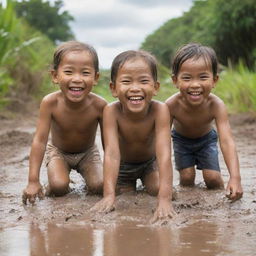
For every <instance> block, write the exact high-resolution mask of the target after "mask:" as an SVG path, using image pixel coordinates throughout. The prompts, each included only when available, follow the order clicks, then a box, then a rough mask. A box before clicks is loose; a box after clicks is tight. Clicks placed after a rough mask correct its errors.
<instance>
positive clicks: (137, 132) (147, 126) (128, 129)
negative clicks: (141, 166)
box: [118, 118, 155, 144]
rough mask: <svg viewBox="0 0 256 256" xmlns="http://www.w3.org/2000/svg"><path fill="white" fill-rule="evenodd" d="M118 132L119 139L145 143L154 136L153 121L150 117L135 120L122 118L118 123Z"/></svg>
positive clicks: (130, 142)
mask: <svg viewBox="0 0 256 256" xmlns="http://www.w3.org/2000/svg"><path fill="white" fill-rule="evenodd" d="M118 133H119V139H120V140H121V141H123V142H125V143H129V144H140V143H147V142H148V141H152V139H153V138H154V137H155V122H154V120H153V119H151V118H149V119H146V120H143V121H137V122H132V121H129V120H123V122H119V123H118Z"/></svg>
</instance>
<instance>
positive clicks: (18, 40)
mask: <svg viewBox="0 0 256 256" xmlns="http://www.w3.org/2000/svg"><path fill="white" fill-rule="evenodd" d="M53 47H54V45H53V43H52V42H51V41H50V40H49V39H48V37H46V36H45V35H43V34H42V33H40V32H39V31H37V30H35V29H33V28H31V27H30V26H29V25H28V24H27V23H26V22H24V21H22V20H20V19H19V18H17V17H16V14H15V11H14V6H13V2H12V1H11V0H7V5H6V6H3V5H2V4H1V5H0V107H1V106H3V105H5V104H7V103H9V102H10V101H13V100H18V101H20V100H21V99H23V100H24V99H26V98H27V97H28V96H29V95H31V94H37V93H38V92H39V91H40V87H44V88H45V86H44V84H47V83H48V81H47V77H48V75H47V76H46V74H47V69H48V67H47V65H46V63H50V56H51V55H52V52H53Z"/></svg>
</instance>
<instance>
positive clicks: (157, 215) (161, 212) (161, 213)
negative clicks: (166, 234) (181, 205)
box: [150, 205, 177, 225]
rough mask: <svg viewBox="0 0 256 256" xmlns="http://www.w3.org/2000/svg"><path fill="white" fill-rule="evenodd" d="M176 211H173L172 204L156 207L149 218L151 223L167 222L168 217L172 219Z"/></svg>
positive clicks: (161, 223)
mask: <svg viewBox="0 0 256 256" xmlns="http://www.w3.org/2000/svg"><path fill="white" fill-rule="evenodd" d="M176 215H177V213H176V212H175V211H174V209H173V207H172V205H169V206H166V207H158V208H157V209H156V211H155V212H154V215H153V217H152V218H151V219H150V223H151V224H156V223H158V224H160V225H163V224H167V223H168V222H169V220H170V219H173V218H174V217H175V216H176Z"/></svg>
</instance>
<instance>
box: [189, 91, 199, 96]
mask: <svg viewBox="0 0 256 256" xmlns="http://www.w3.org/2000/svg"><path fill="white" fill-rule="evenodd" d="M189 94H191V95H193V96H197V95H200V94H201V93H200V92H190V93H189Z"/></svg>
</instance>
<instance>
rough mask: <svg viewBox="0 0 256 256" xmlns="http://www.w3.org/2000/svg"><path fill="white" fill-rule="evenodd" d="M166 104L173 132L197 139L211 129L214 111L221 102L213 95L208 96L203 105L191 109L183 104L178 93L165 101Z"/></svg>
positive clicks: (214, 115)
mask: <svg viewBox="0 0 256 256" xmlns="http://www.w3.org/2000/svg"><path fill="white" fill-rule="evenodd" d="M166 104H167V106H168V108H169V111H170V118H171V123H173V126H174V128H175V130H176V131H177V132H178V133H179V134H181V135H183V136H185V137H188V138H198V137H201V136H203V135H205V134H207V133H208V132H209V131H210V130H211V129H212V124H213V121H214V120H215V119H216V110H217V108H218V106H219V105H222V101H221V100H220V99H219V98H218V97H217V96H215V95H214V94H210V95H209V97H208V99H207V101H205V102H204V103H203V105H200V106H196V107H191V106H188V105H186V104H185V103H184V101H183V99H182V97H181V95H180V93H176V94H174V95H173V96H171V97H170V98H169V99H168V100H167V101H166Z"/></svg>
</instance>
